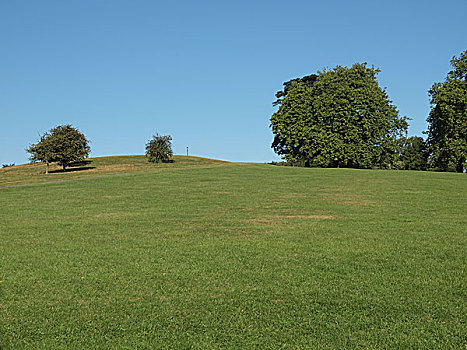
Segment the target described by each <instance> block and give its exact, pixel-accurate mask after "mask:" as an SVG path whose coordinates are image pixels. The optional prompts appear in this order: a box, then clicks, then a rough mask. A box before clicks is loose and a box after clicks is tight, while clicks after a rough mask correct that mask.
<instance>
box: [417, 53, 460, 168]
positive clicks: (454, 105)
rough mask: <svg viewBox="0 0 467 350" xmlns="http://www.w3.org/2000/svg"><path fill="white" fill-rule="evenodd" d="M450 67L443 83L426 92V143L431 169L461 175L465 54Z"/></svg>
mask: <svg viewBox="0 0 467 350" xmlns="http://www.w3.org/2000/svg"><path fill="white" fill-rule="evenodd" d="M451 65H452V68H453V69H452V70H451V71H450V72H449V73H448V74H447V77H446V81H444V82H442V83H434V84H433V86H432V87H431V89H430V90H429V91H428V93H429V94H430V96H431V111H430V114H429V116H428V119H427V122H428V131H427V132H426V133H427V134H428V138H427V143H428V146H429V149H430V153H431V156H430V163H431V164H433V166H434V167H436V168H437V169H438V170H441V171H447V170H450V169H452V170H456V171H457V172H463V171H464V169H465V168H466V167H467V163H466V159H467V81H466V76H467V50H466V51H464V52H462V53H461V54H460V55H459V58H457V57H453V58H452V60H451Z"/></svg>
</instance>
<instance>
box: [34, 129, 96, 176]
mask: <svg viewBox="0 0 467 350" xmlns="http://www.w3.org/2000/svg"><path fill="white" fill-rule="evenodd" d="M26 151H27V152H28V153H31V157H29V159H30V160H31V161H33V162H36V161H42V162H45V164H46V174H47V173H48V172H49V164H50V163H52V162H58V164H59V165H61V166H62V167H63V170H66V167H67V166H68V165H69V164H70V163H73V162H77V161H80V160H83V159H84V158H87V157H88V155H89V152H90V151H91V148H90V147H89V141H88V139H86V136H84V134H83V133H81V132H79V130H78V129H76V128H74V127H73V126H71V125H69V124H66V125H59V126H56V127H55V128H52V129H50V131H49V132H46V133H44V134H43V135H42V136H41V137H40V140H39V141H38V142H37V143H35V144H32V145H31V146H30V147H29V148H27V149H26Z"/></svg>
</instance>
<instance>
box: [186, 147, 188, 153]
mask: <svg viewBox="0 0 467 350" xmlns="http://www.w3.org/2000/svg"><path fill="white" fill-rule="evenodd" d="M186 155H188V146H186Z"/></svg>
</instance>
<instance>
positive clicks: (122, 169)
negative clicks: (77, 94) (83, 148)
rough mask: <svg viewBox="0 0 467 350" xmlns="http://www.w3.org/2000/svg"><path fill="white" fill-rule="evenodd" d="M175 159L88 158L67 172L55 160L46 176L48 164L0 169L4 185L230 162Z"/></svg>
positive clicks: (195, 158) (2, 184) (185, 158)
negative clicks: (171, 160) (157, 161)
mask: <svg viewBox="0 0 467 350" xmlns="http://www.w3.org/2000/svg"><path fill="white" fill-rule="evenodd" d="M173 160H174V163H160V164H153V163H150V162H148V159H147V158H146V157H145V156H113V157H98V158H88V159H86V160H85V161H83V162H80V163H77V164H76V165H74V166H73V165H72V166H70V167H68V168H67V169H66V171H65V172H64V171H63V169H62V167H61V166H59V165H58V164H57V163H53V164H52V165H50V170H49V171H50V173H49V174H47V175H45V164H44V163H32V164H23V165H17V166H12V167H7V168H2V169H0V187H6V186H16V185H22V184H31V183H43V182H56V181H67V180H70V179H72V180H76V179H82V178H91V177H102V176H111V175H121V174H134V173H145V172H154V171H160V170H162V169H166V168H170V169H179V168H190V167H196V168H204V167H212V166H217V165H225V164H228V163H229V162H224V161H220V160H215V159H207V158H200V157H187V156H174V157H173ZM172 164H173V165H172Z"/></svg>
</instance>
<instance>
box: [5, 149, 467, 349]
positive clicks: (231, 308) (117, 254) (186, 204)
mask: <svg viewBox="0 0 467 350" xmlns="http://www.w3.org/2000/svg"><path fill="white" fill-rule="evenodd" d="M86 167H87V168H88V169H86V170H81V171H72V172H69V173H60V172H56V173H52V174H49V175H43V174H42V172H43V171H44V170H45V169H44V166H43V165H34V166H20V167H12V168H6V169H3V170H2V171H0V186H9V185H15V184H16V185H18V184H26V183H32V182H44V181H57V180H60V181H63V180H68V179H72V180H78V179H81V180H80V181H66V182H56V183H48V184H36V185H29V186H17V187H2V188H0V203H1V207H0V208H1V210H0V235H1V245H0V254H1V255H0V264H1V265H0V266H1V270H0V280H1V282H0V332H1V334H0V344H1V346H0V347H1V348H2V349H10V348H11V349H57V348H80V349H121V348H127V349H185V348H194V349H216V348H222V349H225V348H238V349H250V348H257V349H278V348H284V349H310V348H311V349H314V348H316V349H327V348H338V349H350V348H378V349H384V348H396V349H397V348H399V349H408V348H421V349H422V348H423V349H426V348H439V349H448V348H449V349H453V348H460V349H466V346H467V345H466V344H467V331H466V319H467V311H466V309H467V292H466V287H467V286H466V281H467V273H466V272H467V254H466V252H467V215H466V213H467V177H466V175H465V174H453V173H434V172H405V171H381V170H352V169H306V168H291V167H274V166H270V165H263V164H233V163H226V162H218V161H213V160H206V159H201V158H195V157H176V159H175V162H174V163H172V164H165V165H151V164H149V163H147V162H146V160H145V159H144V157H142V156H134V157H112V158H97V159H93V160H91V162H90V163H89V164H87V165H86ZM115 174H124V175H115ZM114 175H115V176H114ZM98 176H105V177H98Z"/></svg>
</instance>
